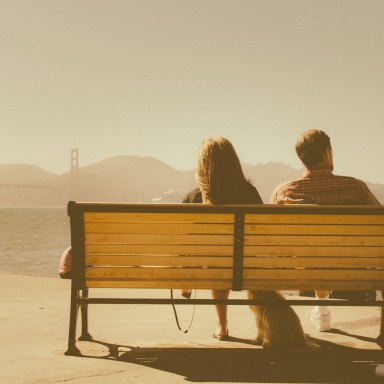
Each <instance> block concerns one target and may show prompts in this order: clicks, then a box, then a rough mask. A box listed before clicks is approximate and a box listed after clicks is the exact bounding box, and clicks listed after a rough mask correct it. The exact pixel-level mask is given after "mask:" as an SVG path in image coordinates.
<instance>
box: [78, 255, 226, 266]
mask: <svg viewBox="0 0 384 384" xmlns="http://www.w3.org/2000/svg"><path fill="white" fill-rule="evenodd" d="M85 263H86V265H88V266H90V265H92V266H106V265H109V266H134V265H142V266H151V265H152V266H167V265H168V266H179V267H186V266H191V267H226V268H230V267H232V265H233V258H232V256H227V257H220V256H216V257H207V256H192V257H191V256H178V255H175V256H162V255H156V256H152V255H107V256H92V255H86V257H85Z"/></svg>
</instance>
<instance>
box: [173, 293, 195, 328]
mask: <svg viewBox="0 0 384 384" xmlns="http://www.w3.org/2000/svg"><path fill="white" fill-rule="evenodd" d="M194 298H195V299H196V290H195V297H194ZM171 299H173V289H171ZM172 308H173V313H174V314H175V320H176V324H177V328H179V331H181V332H184V333H188V331H189V330H190V329H191V327H192V323H193V318H194V316H195V308H196V305H195V304H193V311H192V317H191V321H190V323H189V325H188V328H187V329H185V330H184V331H183V330H182V329H181V327H180V323H179V317H178V316H177V312H176V307H175V304H172Z"/></svg>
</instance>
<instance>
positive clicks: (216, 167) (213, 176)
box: [182, 136, 263, 340]
mask: <svg viewBox="0 0 384 384" xmlns="http://www.w3.org/2000/svg"><path fill="white" fill-rule="evenodd" d="M196 178H197V181H198V184H199V189H195V190H193V191H191V192H190V193H189V194H188V195H187V196H186V197H185V198H184V199H183V202H184V203H204V204H212V205H218V204H262V203H263V201H262V200H261V197H260V195H259V193H258V192H257V190H256V188H255V187H254V186H253V185H252V184H251V182H250V181H248V180H247V179H246V178H245V176H244V174H243V170H242V168H241V164H240V160H239V158H238V156H237V154H236V151H235V149H234V148H233V145H232V144H231V142H230V141H229V140H227V139H226V138H224V137H220V136H217V137H210V138H208V139H206V140H205V141H204V142H203V144H202V146H201V148H200V153H199V158H198V162H197V172H196ZM182 294H183V296H185V297H188V291H183V293H182ZM212 297H213V298H214V299H227V298H228V297H229V291H228V290H212ZM215 307H216V312H217V317H218V324H217V328H216V330H215V332H214V334H213V337H215V338H218V339H220V340H225V339H226V338H228V320H227V306H226V305H223V304H219V305H215Z"/></svg>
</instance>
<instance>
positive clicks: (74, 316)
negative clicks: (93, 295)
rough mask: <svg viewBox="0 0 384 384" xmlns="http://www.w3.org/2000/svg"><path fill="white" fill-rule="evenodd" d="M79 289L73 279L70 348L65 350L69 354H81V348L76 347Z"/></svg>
mask: <svg viewBox="0 0 384 384" xmlns="http://www.w3.org/2000/svg"><path fill="white" fill-rule="evenodd" d="M78 299H79V290H78V289H77V287H76V285H75V283H74V281H73V280H72V286H71V311H70V318H69V334H68V349H67V351H66V352H65V355H67V356H80V355H81V353H80V350H79V349H78V348H77V347H76V325H77V314H78V312H79V304H78Z"/></svg>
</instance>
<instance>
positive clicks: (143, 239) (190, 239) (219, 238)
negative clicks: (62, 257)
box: [85, 233, 233, 245]
mask: <svg viewBox="0 0 384 384" xmlns="http://www.w3.org/2000/svg"><path fill="white" fill-rule="evenodd" d="M85 242H86V244H201V245H203V244H205V245H206V244H212V245H231V244H233V235H177V234H173V235H168V234H167V235H166V234H164V235H152V234H137V235H136V234H92V233H86V234H85Z"/></svg>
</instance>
